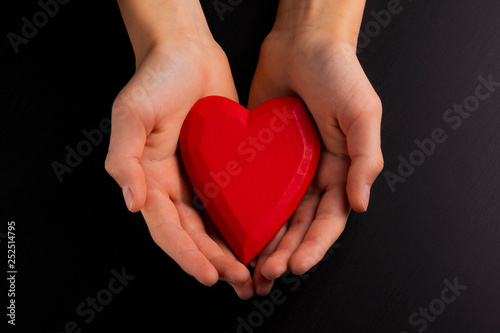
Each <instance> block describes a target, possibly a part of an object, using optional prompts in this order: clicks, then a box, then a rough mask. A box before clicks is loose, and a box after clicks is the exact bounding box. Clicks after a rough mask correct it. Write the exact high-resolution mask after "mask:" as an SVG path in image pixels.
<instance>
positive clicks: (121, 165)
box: [105, 0, 383, 299]
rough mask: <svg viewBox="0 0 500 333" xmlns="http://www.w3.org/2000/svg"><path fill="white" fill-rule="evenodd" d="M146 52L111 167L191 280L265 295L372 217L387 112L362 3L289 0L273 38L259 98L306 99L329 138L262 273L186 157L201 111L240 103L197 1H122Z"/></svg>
mask: <svg viewBox="0 0 500 333" xmlns="http://www.w3.org/2000/svg"><path fill="white" fill-rule="evenodd" d="M118 3H119V6H120V10H121V12H122V16H123V19H124V22H125V25H126V27H127V31H128V33H129V37H130V40H131V42H132V46H133V48H134V53H135V55H136V67H137V70H136V73H135V75H134V76H133V77H132V79H131V80H130V82H129V83H128V84H127V85H126V86H125V87H124V88H123V90H122V91H121V92H120V93H119V95H118V96H117V98H116V100H115V103H114V105H113V110H112V132H111V139H110V147H109V152H108V156H107V158H106V162H105V167H106V170H107V171H108V173H109V174H110V175H111V176H112V177H113V178H114V179H115V180H116V181H117V183H118V184H119V185H120V187H121V188H122V191H123V196H124V199H125V203H126V205H127V208H128V209H129V210H130V211H132V212H138V211H141V212H142V214H143V216H144V219H145V220H146V223H147V225H148V228H149V230H150V233H151V236H152V238H153V240H154V241H155V242H156V243H157V244H158V245H159V246H160V247H161V248H162V249H163V250H164V251H165V252H166V253H167V254H168V255H169V256H170V257H172V258H173V259H174V260H175V261H176V262H177V263H178V264H179V266H181V268H182V269H183V270H184V271H185V272H186V273H188V274H190V275H192V276H193V277H195V278H196V279H197V280H198V281H199V282H200V283H202V284H204V285H207V286H211V285H213V284H215V283H216V282H217V281H218V280H222V281H227V282H228V283H229V284H230V285H231V286H232V287H233V288H234V290H235V292H236V293H237V295H238V296H239V297H241V298H243V299H248V298H250V297H252V296H253V295H254V293H257V294H259V295H265V294H267V293H269V291H270V290H271V288H272V285H273V281H274V279H276V278H277V277H279V276H281V275H282V274H283V273H285V272H286V270H291V271H292V272H293V273H295V274H302V273H305V272H306V271H307V270H309V269H310V268H311V267H313V266H314V265H315V264H317V263H318V262H319V261H320V260H321V259H322V258H323V256H324V254H325V253H326V251H327V250H328V248H329V247H330V246H331V245H332V244H333V243H334V242H335V241H336V239H337V238H338V237H339V235H340V234H341V233H342V231H343V230H344V228H345V223H346V220H347V216H348V214H349V211H350V209H351V207H352V208H353V209H354V210H355V211H357V212H364V211H366V209H367V207H368V202H369V189H370V187H371V184H372V183H373V181H374V180H375V178H376V177H377V175H378V174H379V173H380V171H381V170H382V166H383V159H382V154H381V151H380V120H381V113H382V106H381V103H380V100H379V98H378V96H377V94H376V93H375V91H374V90H373V88H372V86H371V84H370V82H369V81H368V79H367V77H366V75H365V74H364V72H363V69H362V68H361V66H360V64H359V62H358V60H357V58H356V53H355V50H356V41H357V34H358V32H359V25H360V22H361V16H362V13H363V7H364V1H362V0H351V1H348V2H347V1H342V0H282V1H281V2H280V7H279V11H278V15H277V19H276V23H275V25H274V27H273V29H272V31H271V33H270V34H269V35H268V37H267V38H266V40H265V41H264V43H263V45H262V48H261V56H260V60H259V64H258V66H257V70H256V72H255V76H254V79H253V82H252V87H251V91H250V96H249V105H248V108H249V109H252V108H254V107H256V106H258V105H259V104H261V103H263V102H265V101H266V100H268V99H271V98H275V97H281V96H299V97H301V98H302V99H303V100H304V102H305V103H306V105H307V106H308V108H309V110H310V112H311V114H312V115H313V118H314V119H315V121H316V123H317V125H318V129H319V132H320V135H321V137H322V140H323V150H322V153H321V157H320V164H319V167H318V171H317V174H316V177H315V179H314V181H313V183H312V184H311V186H310V188H309V190H308V192H307V194H306V195H305V196H304V198H303V200H302V202H301V204H300V205H299V207H298V208H297V210H296V211H295V213H294V214H293V216H292V217H291V218H290V220H289V222H288V223H287V224H286V225H285V226H284V227H283V228H282V229H281V230H280V232H279V233H278V234H277V235H276V237H275V238H274V239H273V240H272V241H271V243H270V244H269V245H268V246H267V247H266V248H265V249H264V250H263V251H262V253H261V254H260V255H259V256H258V258H256V260H255V261H254V264H255V266H256V268H255V272H254V275H253V277H251V276H250V272H249V271H248V269H247V267H245V266H244V265H243V264H241V263H240V262H239V261H238V260H237V259H236V258H235V256H234V254H233V253H232V252H231V250H230V249H229V247H228V246H227V244H226V243H225V241H224V240H223V239H222V237H221V236H220V234H218V232H217V230H216V228H215V227H214V225H213V223H212V222H211V221H210V219H209V218H208V217H207V216H204V218H202V217H200V215H199V214H198V213H197V212H196V210H195V209H194V208H193V206H192V202H193V201H192V200H193V198H192V191H191V187H190V185H189V181H188V179H187V176H186V174H185V171H184V169H183V167H182V163H181V159H180V156H179V153H178V151H177V143H178V139H179V132H180V128H181V126H182V123H183V121H184V118H185V117H186V115H187V113H188V112H189V110H190V109H191V107H192V106H193V105H194V104H195V103H196V102H197V101H198V100H199V99H201V98H203V97H205V96H209V95H220V96H225V97H228V98H230V99H232V100H234V101H238V96H237V93H236V89H235V86H234V83H233V79H232V75H231V70H230V67H229V63H228V61H227V57H226V55H225V53H224V51H223V50H222V49H221V48H220V46H219V45H218V44H217V43H216V42H215V41H214V39H213V37H212V35H211V33H210V30H209V28H208V25H207V23H206V20H205V18H204V14H203V11H202V9H201V6H200V4H199V1H197V0H158V1H144V0H119V1H118Z"/></svg>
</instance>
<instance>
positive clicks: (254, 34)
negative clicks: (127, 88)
mask: <svg viewBox="0 0 500 333" xmlns="http://www.w3.org/2000/svg"><path fill="white" fill-rule="evenodd" d="M401 3H402V6H403V8H404V9H403V10H402V11H401V12H400V13H399V14H397V15H393V17H392V20H391V22H390V23H389V24H388V25H387V26H386V27H384V28H382V29H380V31H379V32H377V31H375V32H377V33H378V34H377V36H376V37H374V38H372V40H371V41H370V43H369V44H368V46H366V47H364V48H362V50H361V52H360V53H359V57H360V60H361V62H362V64H363V66H364V68H365V70H366V72H367V74H368V76H369V78H370V79H371V81H372V83H373V85H374V87H375V89H376V90H377V92H378V93H379V95H380V97H381V99H382V101H383V105H384V115H383V122H382V145H383V147H382V148H383V152H384V156H385V161H386V167H385V170H384V172H383V173H382V174H381V176H380V177H379V179H378V180H377V182H376V183H375V184H374V186H373V190H372V199H371V203H370V209H369V212H368V213H366V214H363V215H358V214H352V215H351V216H350V218H349V222H348V224H347V229H346V230H345V232H344V234H343V235H342V237H341V239H340V240H339V241H338V244H337V247H336V249H335V251H333V252H332V253H331V254H329V256H328V257H327V258H326V259H325V261H324V262H322V263H321V264H320V265H319V266H318V268H317V269H316V270H315V271H314V272H312V273H309V274H308V275H305V276H303V277H302V278H297V277H293V276H292V275H286V276H285V277H284V278H282V279H280V280H279V281H278V282H277V283H276V285H275V288H274V290H276V291H275V292H274V294H273V296H274V298H270V297H269V296H268V297H257V298H254V299H253V300H250V301H241V300H239V299H238V298H237V297H236V296H235V295H234V293H233V291H232V290H231V288H230V287H229V286H227V285H225V284H222V283H219V284H217V285H216V286H214V287H212V288H206V287H203V286H201V285H199V284H198V283H197V282H196V281H195V280H194V279H193V278H190V277H188V276H187V275H186V274H185V273H183V272H182V271H181V269H180V268H178V267H177V265H176V264H175V263H174V262H173V261H172V260H171V259H170V258H169V257H168V256H167V255H166V254H164V253H163V252H162V251H161V250H160V249H159V248H158V247H157V246H156V245H155V244H154V242H153V241H152V239H151V237H150V235H149V233H148V230H147V228H146V224H145V223H144V221H143V219H142V216H141V215H140V214H135V215H134V214H130V213H128V212H127V211H126V209H125V205H124V203H123V200H122V196H121V191H120V189H119V187H118V186H117V185H116V184H115V183H114V181H113V180H112V179H111V177H109V176H108V175H107V174H106V172H105V170H104V167H103V164H104V158H105V155H106V150H107V145H108V136H107V135H106V137H105V139H104V141H103V142H102V143H101V144H99V145H98V146H97V147H94V148H93V150H92V153H91V154H90V155H89V156H87V157H84V158H83V160H82V162H81V163H80V164H79V165H78V166H77V167H75V168H74V171H73V172H72V173H70V174H65V175H64V178H63V182H62V183H60V182H59V181H58V179H57V177H56V175H55V173H54V172H53V170H52V167H51V163H52V162H53V161H59V162H64V158H65V155H66V150H65V147H66V146H67V145H69V146H70V147H73V148H75V147H76V146H77V144H78V142H79V141H80V140H82V139H84V136H83V134H82V130H84V129H86V130H89V131H90V130H92V129H95V128H98V126H99V122H100V121H101V120H102V119H104V118H108V117H109V116H110V110H111V104H112V102H113V100H114V97H115V96H116V94H117V93H118V92H119V90H120V89H121V87H123V86H124V85H125V84H126V82H127V81H128V79H129V78H130V77H131V75H132V74H133V71H134V58H133V53H132V50H131V46H130V43H129V41H128V38H127V34H126V31H125V28H124V25H123V23H122V21H121V17H120V13H119V11H118V8H117V6H116V4H115V3H114V2H105V1H101V2H99V5H97V4H96V2H84V1H79V2H77V1H73V2H70V3H69V4H67V5H64V6H61V8H60V10H59V13H58V14H57V15H56V16H55V17H53V18H50V20H49V23H48V24H47V26H45V27H43V28H41V29H40V31H39V32H38V34H37V35H36V36H35V37H34V38H32V39H31V40H30V41H29V43H28V44H27V45H21V46H20V52H19V53H18V54H15V53H14V51H13V49H12V47H11V45H10V44H9V41H8V39H7V37H6V35H7V34H8V33H9V32H11V31H12V32H15V33H19V32H20V30H21V26H22V22H21V18H22V17H23V16H28V17H30V16H31V15H33V13H35V12H36V11H38V10H39V7H38V5H37V4H36V2H35V1H12V0H10V1H8V2H7V3H3V4H2V7H3V8H2V10H1V11H0V17H1V18H0V27H1V34H2V36H3V37H2V38H1V42H0V44H1V49H0V59H1V62H0V110H1V111H0V112H1V113H0V124H1V126H2V130H1V138H2V140H1V148H0V149H1V156H2V163H1V194H0V195H1V197H0V199H1V204H2V209H1V211H2V216H1V220H0V222H1V227H0V233H6V232H7V222H8V221H12V220H13V221H15V222H16V240H17V243H16V250H17V251H16V259H17V262H16V264H17V270H18V274H17V280H16V304H17V307H16V310H17V317H16V323H17V325H16V328H17V331H18V332H63V331H64V329H65V326H66V325H67V323H68V322H70V321H74V322H76V324H77V325H78V327H79V328H80V329H81V330H82V332H222V333H223V332H237V331H238V329H237V326H238V324H239V321H242V320H243V321H245V322H249V321H250V322H251V323H253V324H254V326H257V327H255V328H251V327H250V326H248V327H247V328H246V329H244V328H241V329H240V331H241V332H273V333H274V332H283V333H287V332H321V333H323V332H384V333H385V332H403V331H408V332H417V329H421V330H420V331H421V332H424V331H425V332H492V333H493V332H500V316H499V313H500V303H499V302H500V301H499V296H500V285H499V281H500V267H499V266H500V265H499V264H500V228H499V221H500V205H499V201H500V200H499V199H500V154H499V152H500V148H499V147H500V114H499V110H500V87H497V88H496V89H497V90H496V91H494V92H493V93H491V96H489V98H487V99H486V100H484V101H481V102H480V104H479V107H478V108H477V110H476V111H475V112H473V113H471V116H470V117H469V118H467V119H464V120H463V121H462V123H461V124H460V126H459V127H457V128H456V130H454V129H452V127H451V125H453V124H455V123H454V122H452V123H447V122H446V121H444V120H443V115H444V114H445V112H446V110H447V109H449V108H452V107H453V105H454V104H455V103H456V104H462V103H463V102H464V100H466V98H467V97H468V96H471V95H474V94H475V90H476V87H477V86H478V84H479V81H478V79H477V78H478V76H483V77H484V78H486V79H487V78H488V76H490V75H491V77H492V79H493V81H500V20H499V19H498V18H499V13H500V2H497V1H493V0H490V1H480V0H476V1H468V2H465V1H464V2H460V3H457V2H456V1H451V0H447V1H429V0H413V1H410V0H404V1H401ZM7 4H8V5H9V6H8V7H9V8H7V7H6V6H7ZM203 5H204V8H205V10H206V14H207V16H208V18H209V23H210V26H211V28H212V29H213V32H214V35H215V37H216V39H217V40H218V41H219V42H220V43H221V45H222V46H223V47H224V49H225V50H226V52H227V53H228V57H229V59H230V62H231V66H232V68H233V72H234V77H235V80H236V84H237V87H238V90H239V93H240V97H241V100H242V102H245V101H246V96H247V94H248V89H249V86H250V82H251V78H252V71H253V70H254V68H255V65H256V62H257V57H258V52H259V45H260V42H261V41H262V39H263V38H264V37H265V35H266V33H267V32H268V31H269V29H270V27H271V26H272V23H273V19H274V15H275V10H276V5H277V1H268V0H258V1H257V0H252V1H250V0H244V1H243V2H242V3H241V4H240V5H238V6H237V7H236V8H235V9H234V11H233V12H227V13H225V19H224V21H221V20H220V19H219V17H218V15H217V13H216V12H215V11H214V8H213V5H212V1H203ZM385 8H386V2H384V1H369V3H368V5H367V10H366V11H365V20H364V23H363V29H364V28H365V27H366V24H367V23H369V22H370V21H372V20H373V16H372V15H371V14H370V11H371V10H375V11H380V10H382V9H385ZM372 26H373V25H372ZM375 32H372V35H375ZM481 92H483V93H485V92H486V90H481ZM467 101H471V99H467ZM435 128H441V129H442V131H443V132H444V135H446V140H445V141H444V142H443V143H440V144H437V145H436V146H437V147H436V149H435V151H434V152H433V153H432V154H430V156H428V157H426V159H425V162H424V163H423V164H422V165H420V166H418V167H416V168H415V171H414V172H413V174H412V175H410V176H409V177H407V178H406V180H405V181H404V183H397V184H396V185H395V191H394V192H393V191H391V189H390V187H389V185H388V182H387V181H386V178H385V177H384V173H386V172H387V171H389V172H393V173H395V174H396V173H397V172H398V164H399V160H398V156H399V155H402V156H403V157H404V158H406V159H408V158H409V155H410V153H412V151H413V150H415V149H416V148H417V146H416V145H415V143H414V140H415V139H418V140H424V139H426V138H429V137H431V133H432V131H433V130H434V129H435ZM0 241H1V243H0V247H1V249H2V250H1V251H0V252H1V256H2V257H1V259H0V263H1V268H2V271H1V273H0V278H1V280H2V281H5V278H6V268H5V258H6V252H7V251H6V246H7V242H6V239H0ZM113 269H114V270H116V271H118V272H120V271H122V269H124V270H125V272H126V274H127V275H131V276H135V278H134V279H133V280H131V281H129V282H128V285H127V286H126V287H125V288H124V289H123V290H122V291H121V292H120V293H118V294H116V295H115V296H114V297H113V299H112V300H111V302H110V303H109V304H108V305H106V306H104V308H103V309H102V311H101V312H98V313H96V315H95V318H93V319H92V320H90V321H89V323H86V322H85V319H89V318H90V317H89V314H88V313H87V314H85V315H83V316H81V315H79V314H78V313H77V310H76V309H77V307H78V306H79V304H80V303H82V302H86V299H87V297H96V295H97V294H98V293H99V292H100V291H101V290H102V289H103V288H108V283H109V282H110V281H112V278H113V273H112V270H113ZM455 279H456V281H457V283H458V284H460V285H465V286H467V289H465V290H462V291H457V293H460V295H459V296H457V297H455V299H454V301H453V302H451V303H450V304H446V305H445V308H444V311H443V312H442V313H441V314H439V315H438V316H437V317H430V319H429V321H428V325H427V327H425V329H424V326H423V323H422V318H423V317H422V316H421V315H419V314H417V317H414V318H413V319H414V320H416V321H417V324H414V325H413V326H412V325H411V324H410V322H409V318H410V316H411V315H412V314H413V313H414V312H418V311H419V308H420V307H429V304H431V305H433V306H435V311H439V310H442V309H439V305H440V304H443V303H440V301H437V300H436V299H440V298H441V295H442V290H443V289H444V288H446V283H445V282H444V281H445V280H447V281H449V283H452V284H453V282H454V280H455ZM5 285H6V284H4V283H3V282H2V286H5ZM116 286H118V284H116V285H115V287H116ZM1 294H2V308H3V309H4V310H2V314H1V317H0V318H2V324H4V322H6V320H7V317H6V316H5V313H4V311H6V310H5V307H6V306H7V303H6V302H7V296H6V289H5V288H4V287H2V291H1ZM102 295H104V294H103V293H102V292H101V296H102ZM444 296H445V298H446V299H450V298H451V297H452V296H453V294H452V293H450V292H445V293H444ZM103 297H105V296H103ZM271 299H273V300H274V301H276V302H278V303H280V304H276V305H273V307H272V308H271V307H270V306H269V304H270V301H269V300H271ZM257 303H258V304H262V306H260V305H258V304H257ZM259 309H261V310H260V311H261V312H264V315H262V314H258V311H259ZM430 316H432V314H430ZM418 320H420V321H418ZM69 325H70V326H71V324H69ZM249 328H250V329H249ZM3 331H4V330H2V332H3Z"/></svg>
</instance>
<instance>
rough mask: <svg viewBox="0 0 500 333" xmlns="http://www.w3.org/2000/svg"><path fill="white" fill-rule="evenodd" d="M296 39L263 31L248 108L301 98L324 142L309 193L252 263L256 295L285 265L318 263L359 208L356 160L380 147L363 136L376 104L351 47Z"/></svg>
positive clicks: (302, 268)
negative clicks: (277, 99)
mask: <svg viewBox="0 0 500 333" xmlns="http://www.w3.org/2000/svg"><path fill="white" fill-rule="evenodd" d="M318 35H320V34H314V35H313V36H318ZM302 37H303V38H301V37H300V36H299V37H298V38H297V37H296V39H295V40H294V41H293V43H291V42H290V40H289V39H287V38H286V36H282V35H279V34H273V33H271V35H269V36H268V38H267V39H266V41H265V42H264V44H263V46H262V49H261V57H260V59H259V64H258V67H257V70H256V73H255V76H254V80H253V82H252V89H251V93H250V100H249V106H250V107H251V108H252V107H255V106H256V105H258V104H260V103H262V102H264V101H266V100H268V99H271V98H275V97H280V96H286V95H296V96H300V97H301V98H302V99H303V100H304V102H305V103H306V105H307V106H308V108H309V110H310V112H311V114H312V116H313V118H314V119H315V121H316V124H317V126H318V129H319V132H320V135H321V138H322V141H323V147H322V153H321V157H320V162H319V165H318V170H317V173H316V177H315V179H314V181H313V182H312V184H311V186H310V188H309V190H308V192H307V193H306V195H305V196H304V198H303V200H302V202H301V203H300V205H299V207H298V208H297V209H296V211H295V213H294V214H293V216H292V217H291V218H290V221H289V223H288V224H286V225H285V227H284V228H283V229H282V230H281V231H280V232H279V233H278V235H277V236H276V237H275V239H274V240H273V241H272V242H271V243H270V244H269V245H268V246H267V247H266V249H264V251H262V253H261V254H260V256H259V259H258V260H257V266H256V273H255V275H254V283H255V285H256V290H257V293H259V294H265V293H267V292H268V291H269V289H270V288H271V286H272V279H274V278H276V277H277V276H279V275H281V274H283V273H284V272H285V271H286V269H291V270H292V271H293V272H294V273H296V274H302V273H304V272H306V271H307V270H308V269H310V268H311V267H312V266H313V265H314V264H316V263H317V262H319V261H320V260H321V258H322V257H323V256H324V254H325V252H326V251H327V250H328V248H329V247H330V246H331V245H332V244H333V242H334V241H335V240H336V239H337V238H338V237H339V235H340V234H341V233H342V231H343V230H344V227H345V223H346V220H347V215H348V213H349V210H350V206H352V207H353V208H354V209H356V210H357V211H364V210H365V209H366V207H365V203H364V202H362V195H361V194H360V191H361V192H362V189H363V186H365V184H366V182H367V181H366V179H364V178H363V177H360V176H359V174H360V173H362V172H363V171H366V170H363V168H364V167H366V168H367V169H368V166H367V165H368V164H370V163H367V165H366V166H363V163H362V162H363V159H364V158H365V157H366V158H370V157H369V154H368V152H369V151H370V149H373V148H374V147H375V148H376V147H377V146H378V147H379V141H378V140H377V137H376V136H375V138H374V139H373V140H367V136H369V134H368V131H367V132H366V133H363V130H365V131H366V126H367V124H368V126H372V127H373V128H376V127H377V119H376V117H380V116H379V113H378V112H379V111H380V110H378V109H379V108H380V101H379V99H378V96H377V95H376V93H375V91H374V90H373V88H372V87H371V85H370V83H369V81H368V79H367V78H366V75H365V74H364V72H363V70H362V68H361V66H360V65H359V62H358V61H357V58H356V56H355V53H354V50H353V49H352V48H351V47H349V46H344V45H342V44H338V43H337V44H335V43H332V42H330V41H329V40H328V39H324V40H318V39H317V38H313V37H312V36H311V35H307V34H306V35H304V36H302ZM297 45H298V46H297ZM379 123H380V119H378V124H379ZM370 135H371V134H370ZM378 149H379V150H380V148H378ZM370 162H373V161H370ZM379 171H380V170H379ZM377 174H378V172H377ZM365 178H367V177H365ZM373 178H375V176H374V177H373ZM361 184H363V185H361ZM360 186H361V190H360ZM348 198H349V200H348Z"/></svg>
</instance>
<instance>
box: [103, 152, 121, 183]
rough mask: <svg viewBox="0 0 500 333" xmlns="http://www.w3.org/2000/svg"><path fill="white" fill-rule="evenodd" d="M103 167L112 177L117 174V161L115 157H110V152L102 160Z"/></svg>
mask: <svg viewBox="0 0 500 333" xmlns="http://www.w3.org/2000/svg"><path fill="white" fill-rule="evenodd" d="M104 169H105V170H106V172H107V173H108V174H109V175H110V176H112V177H114V176H115V175H116V174H118V163H117V161H116V159H115V158H113V157H112V155H111V153H108V156H106V160H104Z"/></svg>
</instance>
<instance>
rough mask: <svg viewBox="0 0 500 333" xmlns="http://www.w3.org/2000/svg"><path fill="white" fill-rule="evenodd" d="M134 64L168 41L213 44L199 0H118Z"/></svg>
mask: <svg viewBox="0 0 500 333" xmlns="http://www.w3.org/2000/svg"><path fill="white" fill-rule="evenodd" d="M118 4H119V6H120V11H121V13H122V17H123V21H124V23H125V26H126V28H127V32H128V35H129V38H130V41H131V43H132V47H133V49H134V54H135V57H136V63H137V66H139V65H140V64H141V63H142V61H143V59H144V58H145V56H146V55H147V54H148V53H149V52H150V51H151V50H153V49H161V48H163V46H165V45H167V47H168V44H169V42H170V41H173V40H175V41H176V42H179V41H195V42H197V43H200V44H201V45H209V44H210V45H212V44H213V43H215V41H214V39H213V37H212V34H211V32H210V29H209V27H208V24H207V22H206V19H205V15H204V13H203V9H202V8H201V5H200V2H199V0H160V1H151V0H118Z"/></svg>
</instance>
